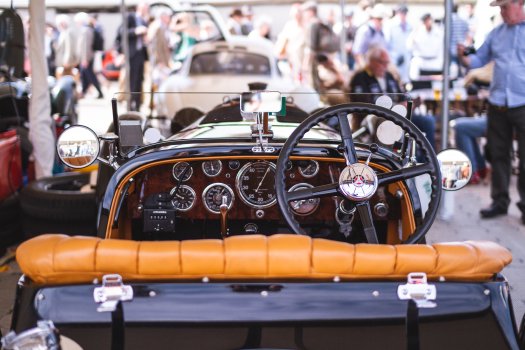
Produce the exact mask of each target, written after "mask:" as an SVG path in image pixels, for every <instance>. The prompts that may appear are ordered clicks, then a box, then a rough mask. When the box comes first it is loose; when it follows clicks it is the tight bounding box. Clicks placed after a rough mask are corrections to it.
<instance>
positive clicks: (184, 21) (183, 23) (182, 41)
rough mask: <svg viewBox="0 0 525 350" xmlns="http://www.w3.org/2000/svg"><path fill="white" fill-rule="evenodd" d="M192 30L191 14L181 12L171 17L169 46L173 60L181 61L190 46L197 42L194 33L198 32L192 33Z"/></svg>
mask: <svg viewBox="0 0 525 350" xmlns="http://www.w3.org/2000/svg"><path fill="white" fill-rule="evenodd" d="M193 30H194V29H193V28H192V18H191V14H189V13H187V12H181V13H178V14H176V15H175V16H173V17H172V18H171V22H170V31H171V33H172V36H171V47H172V50H173V55H172V56H173V60H174V61H175V62H182V61H183V60H184V59H185V58H186V56H187V55H188V51H189V50H190V48H191V47H192V46H193V45H195V44H196V43H197V39H196V38H195V35H197V34H198V33H194V32H193Z"/></svg>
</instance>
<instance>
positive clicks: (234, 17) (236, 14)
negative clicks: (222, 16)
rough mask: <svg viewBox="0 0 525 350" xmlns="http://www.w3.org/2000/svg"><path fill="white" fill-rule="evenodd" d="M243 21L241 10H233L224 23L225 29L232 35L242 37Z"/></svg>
mask: <svg viewBox="0 0 525 350" xmlns="http://www.w3.org/2000/svg"><path fill="white" fill-rule="evenodd" d="M243 20H244V15H243V13H242V10H241V9H239V8H234V9H233V10H232V12H231V13H230V17H229V18H228V21H227V22H226V28H227V29H228V31H229V32H230V33H231V34H233V35H243V34H242V23H243Z"/></svg>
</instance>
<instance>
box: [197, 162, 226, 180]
mask: <svg viewBox="0 0 525 350" xmlns="http://www.w3.org/2000/svg"><path fill="white" fill-rule="evenodd" d="M221 170H222V162H221V161H220V160H218V159H217V160H207V161H205V162H203V163H202V171H204V174H206V176H210V177H211V176H217V175H219V174H220V173H221Z"/></svg>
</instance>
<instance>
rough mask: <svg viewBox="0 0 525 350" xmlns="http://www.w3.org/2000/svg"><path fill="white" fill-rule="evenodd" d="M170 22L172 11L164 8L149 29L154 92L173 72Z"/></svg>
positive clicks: (148, 36)
mask: <svg viewBox="0 0 525 350" xmlns="http://www.w3.org/2000/svg"><path fill="white" fill-rule="evenodd" d="M170 20H171V11H170V10H169V9H167V8H163V9H161V10H159V11H158V12H157V14H156V18H155V20H154V21H153V22H151V24H150V25H149V27H148V33H147V42H148V56H149V62H150V67H151V80H152V85H153V90H155V89H156V87H158V85H159V84H160V82H162V81H163V80H164V79H166V78H167V77H168V76H169V74H170V71H171V68H170V67H171V48H170V42H169V24H170Z"/></svg>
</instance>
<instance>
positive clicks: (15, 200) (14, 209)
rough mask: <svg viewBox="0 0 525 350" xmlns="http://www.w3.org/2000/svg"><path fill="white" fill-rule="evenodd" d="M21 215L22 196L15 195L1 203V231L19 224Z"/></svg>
mask: <svg viewBox="0 0 525 350" xmlns="http://www.w3.org/2000/svg"><path fill="white" fill-rule="evenodd" d="M19 213H20V196H19V195H18V193H14V194H12V195H11V196H9V197H7V198H6V199H4V200H3V201H0V229H1V227H2V226H4V225H7V224H10V223H14V222H18V216H19Z"/></svg>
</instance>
